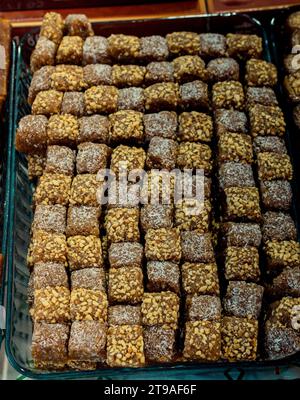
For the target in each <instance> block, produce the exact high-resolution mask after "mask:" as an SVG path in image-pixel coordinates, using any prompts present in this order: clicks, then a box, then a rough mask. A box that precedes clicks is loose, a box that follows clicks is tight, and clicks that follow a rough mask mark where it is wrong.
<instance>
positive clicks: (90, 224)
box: [66, 206, 100, 236]
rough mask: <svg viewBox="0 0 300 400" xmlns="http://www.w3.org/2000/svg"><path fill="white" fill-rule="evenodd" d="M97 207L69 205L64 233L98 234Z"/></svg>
mask: <svg viewBox="0 0 300 400" xmlns="http://www.w3.org/2000/svg"><path fill="white" fill-rule="evenodd" d="M99 217H100V208H99V207H89V206H70V207H69V209H68V222H67V229H66V235H67V236H76V235H83V236H88V235H94V236H99Z"/></svg>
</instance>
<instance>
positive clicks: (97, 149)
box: [76, 142, 111, 174]
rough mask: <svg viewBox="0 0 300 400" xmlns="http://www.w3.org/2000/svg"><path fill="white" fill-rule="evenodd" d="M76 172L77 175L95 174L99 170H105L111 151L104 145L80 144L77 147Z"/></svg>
mask: <svg viewBox="0 0 300 400" xmlns="http://www.w3.org/2000/svg"><path fill="white" fill-rule="evenodd" d="M77 149H78V152H77V156H76V170H77V173H78V174H83V173H89V174H96V173H97V172H98V171H99V170H100V169H105V168H106V167H107V165H108V159H109V156H110V153H111V149H110V148H109V147H108V146H107V145H106V144H99V143H90V142H86V143H81V144H79V145H78V146H77Z"/></svg>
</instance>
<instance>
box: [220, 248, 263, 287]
mask: <svg viewBox="0 0 300 400" xmlns="http://www.w3.org/2000/svg"><path fill="white" fill-rule="evenodd" d="M259 277H260V269H259V253H258V250H257V248H256V247H250V246H249V247H236V246H228V247H227V249H226V253H225V278H226V279H227V280H240V281H251V282H257V281H258V280H259Z"/></svg>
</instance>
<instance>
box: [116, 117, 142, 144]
mask: <svg viewBox="0 0 300 400" xmlns="http://www.w3.org/2000/svg"><path fill="white" fill-rule="evenodd" d="M109 122H110V141H111V142H113V143H119V142H123V141H128V140H133V141H136V142H141V141H142V140H143V136H144V128H143V114H142V113H141V112H139V111H133V110H124V111H118V112H116V113H114V114H111V115H110V116H109Z"/></svg>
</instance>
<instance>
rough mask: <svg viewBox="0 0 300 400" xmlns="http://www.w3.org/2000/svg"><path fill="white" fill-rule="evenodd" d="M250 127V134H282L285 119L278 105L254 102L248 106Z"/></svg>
mask: <svg viewBox="0 0 300 400" xmlns="http://www.w3.org/2000/svg"><path fill="white" fill-rule="evenodd" d="M249 118H250V128H251V134H252V136H259V135H261V136H283V135H284V133H285V121H284V115H283V112H282V110H281V109H280V108H279V107H278V106H263V105H261V104H255V105H254V106H251V107H249Z"/></svg>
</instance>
